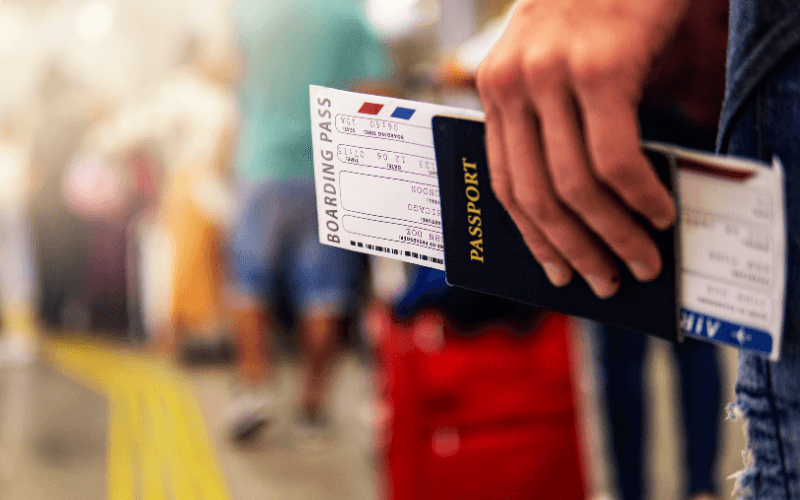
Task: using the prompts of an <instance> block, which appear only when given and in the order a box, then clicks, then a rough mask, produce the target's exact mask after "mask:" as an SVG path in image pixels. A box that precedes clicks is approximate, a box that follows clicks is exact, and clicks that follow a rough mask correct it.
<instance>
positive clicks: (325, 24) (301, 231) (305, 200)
mask: <svg viewBox="0 0 800 500" xmlns="http://www.w3.org/2000/svg"><path fill="white" fill-rule="evenodd" d="M234 16H235V24H236V27H237V28H238V31H239V41H240V43H241V51H242V57H243V59H244V65H245V70H244V77H243V81H242V84H241V89H240V93H239V106H240V113H241V131H240V136H239V148H238V154H237V157H236V167H237V173H238V175H239V180H240V187H241V190H240V199H239V208H238V210H237V216H236V219H235V228H234V231H233V236H232V259H233V263H232V268H233V277H234V279H235V282H236V290H235V293H234V298H233V300H232V303H233V308H234V316H235V326H236V333H237V337H238V349H239V352H240V355H239V378H240V382H241V391H240V393H239V394H238V395H237V396H236V397H235V398H234V400H233V401H232V403H231V406H230V408H229V410H230V424H231V431H232V435H233V437H234V438H235V439H245V438H247V437H249V436H252V435H253V434H254V433H255V432H256V431H257V430H258V429H260V428H261V427H262V426H263V425H264V424H265V423H267V421H268V418H269V411H270V408H269V406H270V399H269V397H268V395H267V392H266V391H265V390H264V388H263V387H262V386H264V385H265V384H266V383H267V382H268V381H269V379H270V376H271V373H270V366H269V363H268V361H267V357H266V356H267V355H268V354H267V353H268V352H269V351H270V349H269V345H270V341H269V340H268V337H269V335H270V333H271V331H272V329H273V317H272V312H273V305H272V304H273V302H272V299H273V298H274V295H275V289H276V278H277V277H278V275H279V274H282V275H283V276H284V277H285V280H286V282H287V283H288V284H289V288H290V290H289V295H290V300H291V302H292V303H293V304H292V306H293V308H294V310H295V311H296V313H297V314H298V317H299V319H300V321H299V330H300V335H301V343H300V344H301V351H302V353H303V355H304V356H305V360H304V370H303V377H304V379H303V395H302V399H301V403H300V418H299V420H300V423H305V424H309V426H310V427H311V428H314V427H316V426H318V424H320V423H322V422H323V421H324V419H323V418H322V404H323V392H324V385H325V379H326V375H327V373H328V368H329V365H330V362H331V360H332V357H333V355H334V352H335V348H336V340H337V336H338V335H339V333H340V331H341V329H342V326H343V319H344V317H345V314H346V312H347V310H348V308H349V307H350V305H351V302H352V301H353V298H354V294H355V290H356V287H357V278H358V276H357V275H356V274H357V269H358V266H357V263H358V258H359V257H358V256H357V255H356V254H354V253H351V252H346V251H343V250H340V249H335V248H332V247H328V246H323V245H321V244H320V243H319V241H318V235H317V220H316V204H315V195H314V179H313V166H312V160H311V158H312V151H311V122H310V115H309V102H308V99H309V98H308V95H309V89H308V87H309V85H311V84H315V85H324V86H328V87H335V88H343V89H347V88H350V89H353V88H354V87H355V86H356V85H357V84H358V83H359V81H362V80H364V79H370V78H375V77H381V76H383V75H384V74H385V73H386V70H387V67H388V62H387V60H386V59H385V57H384V53H383V50H382V47H381V45H380V44H379V42H378V41H377V40H376V39H375V38H374V36H373V35H372V34H371V33H370V31H369V28H368V27H367V25H366V22H365V20H364V19H363V13H362V12H360V11H359V4H358V3H357V2H355V1H353V0H328V1H326V2H316V1H314V0H262V1H258V2H244V1H242V2H239V3H238V4H237V5H236V6H235V7H234Z"/></svg>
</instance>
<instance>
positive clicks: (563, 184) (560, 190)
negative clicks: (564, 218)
mask: <svg viewBox="0 0 800 500" xmlns="http://www.w3.org/2000/svg"><path fill="white" fill-rule="evenodd" d="M553 189H554V190H555V192H556V196H558V199H559V200H561V201H562V202H563V203H564V204H565V205H567V206H568V207H570V208H572V209H578V210H580V209H581V208H583V207H586V206H587V205H588V203H589V200H590V199H591V198H592V196H593V195H594V194H595V193H596V189H595V186H594V184H593V183H592V181H591V180H589V179H587V178H586V177H585V176H582V175H570V176H563V177H562V178H559V179H556V180H555V182H554V183H553Z"/></svg>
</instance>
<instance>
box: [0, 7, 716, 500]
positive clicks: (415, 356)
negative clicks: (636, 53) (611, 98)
mask: <svg viewBox="0 0 800 500" xmlns="http://www.w3.org/2000/svg"><path fill="white" fill-rule="evenodd" d="M717 3H719V2H715V1H714V0H705V1H702V2H696V7H694V8H693V9H694V10H693V12H694V15H690V16H688V17H687V23H688V26H686V28H685V29H683V30H682V31H679V35H678V36H677V38H676V41H675V49H674V50H673V52H672V53H671V54H672V55H670V56H668V57H667V60H666V61H665V63H664V64H665V66H664V67H666V68H667V69H663V70H661V73H660V74H657V75H656V76H655V77H654V82H653V85H652V86H651V90H650V91H649V93H648V95H647V99H646V101H645V103H646V104H645V106H644V107H643V108H642V122H643V126H644V127H645V128H646V129H647V130H645V131H644V134H645V135H646V136H649V137H650V138H653V139H659V140H666V141H672V142H680V143H683V144H684V145H688V146H691V147H696V148H704V149H713V138H714V134H715V126H716V121H717V116H718V114H719V107H718V106H717V107H715V105H713V104H710V103H714V102H721V92H722V88H723V87H722V85H723V84H722V82H723V74H724V47H725V36H726V32H725V27H726V26H727V24H726V23H727V20H726V18H725V13H724V12H722V11H721V10H720V9H719V6H718V5H716V4H717ZM511 7H512V2H511V1H510V0H473V1H459V0H438V1H437V0H364V1H363V2H361V1H357V0H319V1H314V0H256V1H241V2H234V1H232V0H180V1H175V2H172V1H170V2H159V1H156V0H142V1H136V2H134V1H127V0H85V1H68V0H48V1H39V0H0V61H1V62H2V64H3V67H4V68H6V71H4V72H3V73H4V74H3V76H2V77H0V88H1V89H2V91H0V314H2V325H3V334H2V336H0V364H2V365H6V364H8V365H24V364H26V363H29V362H31V361H32V360H34V359H35V358H36V355H37V351H38V346H39V342H40V340H41V335H40V332H43V333H46V334H48V335H60V334H62V333H64V332H68V333H80V334H82V335H93V336H100V337H103V338H105V337H110V338H114V339H116V340H120V341H124V342H129V343H131V344H133V345H135V346H137V347H141V348H144V349H148V350H152V351H154V352H157V353H159V355H162V356H164V357H166V358H168V359H171V360H173V361H174V362H176V363H193V364H206V363H230V364H235V366H236V370H235V374H232V376H231V377H232V379H233V380H234V382H233V383H232V389H231V394H230V396H229V400H230V401H229V404H228V405H227V407H226V408H220V412H225V414H226V419H228V422H229V426H230V434H231V438H232V439H234V440H237V441H246V440H251V439H258V435H259V434H258V433H259V430H260V429H262V428H263V427H265V426H267V425H268V424H269V422H270V420H271V419H272V418H274V415H273V414H272V413H273V412H274V411H276V409H275V405H274V403H273V400H274V399H275V397H276V395H275V394H274V391H275V388H274V385H275V384H274V383H273V382H272V376H273V371H274V370H273V369H272V368H271V366H272V363H273V362H272V360H273V359H274V357H275V356H276V354H275V352H284V353H286V352H289V353H292V354H291V355H294V356H296V357H297V358H298V359H299V362H300V364H301V365H302V366H303V367H304V368H303V375H302V383H301V391H302V394H301V396H300V397H299V398H298V401H299V403H298V408H297V409H296V412H297V417H296V419H297V422H298V426H301V427H302V428H303V429H304V430H305V431H306V432H307V433H314V432H318V431H319V430H320V429H324V427H325V426H326V424H327V412H326V403H325V401H326V391H327V384H326V379H327V377H328V375H329V373H330V370H331V365H332V363H334V361H335V359H336V356H335V354H336V352H337V350H339V349H340V348H341V345H344V346H347V348H351V349H356V350H358V351H359V352H361V353H362V354H364V355H365V357H366V358H368V359H371V360H374V361H375V364H373V365H370V366H371V367H372V369H374V373H375V383H376V387H377V390H378V394H379V396H380V397H379V400H380V401H379V402H378V403H376V405H377V406H378V407H379V408H380V410H381V411H380V412H379V413H380V415H381V416H382V419H381V421H380V423H381V425H383V426H384V427H385V429H386V439H385V440H384V442H383V446H384V447H385V448H384V450H385V453H384V455H383V456H384V461H385V469H386V470H385V472H386V475H387V480H386V482H387V485H388V488H389V489H390V490H391V491H392V496H393V498H398V499H399V498H415V499H416V498H584V497H586V496H587V494H588V493H587V489H586V487H585V486H584V483H585V480H586V477H585V476H586V472H585V471H586V470H587V464H586V463H585V458H584V459H582V458H581V457H580V451H579V450H580V447H581V443H580V442H579V441H580V440H579V434H580V432H579V429H578V428H577V427H578V424H577V422H578V416H577V413H578V411H579V408H578V406H579V404H578V403H576V399H578V398H576V396H575V394H576V392H577V391H578V389H577V388H576V383H575V377H576V375H575V373H576V372H575V370H574V365H575V364H576V363H578V362H579V360H576V359H575V356H574V355H573V354H571V353H573V350H572V349H573V346H572V344H573V343H574V342H576V339H578V338H579V335H578V333H577V330H578V327H577V326H576V323H575V322H574V321H572V320H570V319H569V318H566V317H563V316H560V315H556V314H552V313H549V312H547V311H542V310H540V309H537V308H533V307H528V306H522V305H520V304H515V303H511V302H509V301H505V300H500V299H496V298H491V297H487V296H482V295H480V294H477V293H474V292H469V291H466V290H457V289H453V288H451V287H449V286H448V285H447V284H446V283H445V281H444V275H443V273H439V272H436V271H433V270H430V269H426V268H416V267H411V266H406V265H402V264H397V263H393V262H391V261H385V260H382V259H377V258H376V259H372V260H367V259H366V258H364V257H362V256H360V255H357V254H351V253H346V252H343V251H333V250H331V249H328V248H327V247H322V246H321V245H319V243H318V242H317V233H316V218H315V217H316V215H315V214H316V210H315V207H314V196H313V177H312V170H311V168H312V167H311V160H310V155H309V154H308V151H309V150H310V147H311V137H310V131H309V125H310V122H309V118H308V102H307V101H308V90H307V88H308V85H309V84H312V83H313V84H319V85H327V86H331V87H337V88H343V89H348V90H355V91H360V92H366V93H380V94H384V95H391V96H396V97H403V98H411V99H419V100H427V101H437V102H443V103H446V104H454V105H460V106H469V107H478V106H479V101H478V99H477V94H476V92H475V90H474V74H475V71H476V69H477V66H478V64H479V63H480V61H481V60H482V59H483V57H485V55H486V54H487V53H488V51H489V49H490V48H491V46H492V44H493V43H494V41H495V40H496V39H497V38H498V37H499V36H500V34H501V33H502V31H503V29H504V27H505V22H506V21H507V19H508V13H509V10H510V8H511ZM725 12H726V11H725ZM692 23H693V24H692ZM697 31H703V32H704V33H706V34H707V33H708V31H714V32H715V33H717V34H718V35H719V36H717V37H716V39H717V40H718V41H719V43H720V44H721V45H720V46H719V47H716V49H719V50H716V52H715V50H711V49H710V50H708V51H705V52H704V54H703V57H704V58H705V59H703V60H701V61H698V60H694V59H692V58H691V57H689V56H690V55H691V54H690V53H691V50H686V48H687V47H691V46H692V43H693V42H692V38H691V37H692V36H693V33H695V32H697ZM720 51H721V52H720ZM714 56H715V57H714ZM670 65H672V66H670ZM676 68H677V69H676ZM678 73H680V78H676V76H675V75H676V74H678ZM676 81H677V82H678V83H676ZM307 122H308V123H307ZM331 270H332V271H331ZM89 332H91V333H89ZM593 342H594V343H595V344H596V346H595V347H597V349H598V350H599V352H601V353H602V355H601V356H600V357H599V360H600V367H601V369H602V370H605V371H604V372H603V373H605V374H606V375H605V377H604V380H605V381H606V384H605V386H607V388H608V390H609V399H608V407H609V412H610V415H611V417H610V425H611V434H612V437H613V439H612V441H613V443H612V448H613V451H614V453H615V454H616V456H617V458H618V463H617V469H618V471H619V473H618V481H617V482H618V484H619V487H618V488H617V490H618V491H619V495H618V497H619V498H620V499H623V498H624V499H628V500H629V499H635V498H641V497H643V495H644V493H643V490H644V486H643V481H644V479H643V478H644V473H643V470H642V467H643V465H642V463H643V459H642V454H643V451H642V450H643V438H642V432H643V431H642V426H643V424H642V419H643V418H644V417H643V416H642V413H643V410H642V408H643V405H644V403H643V401H642V398H643V396H642V394H641V393H642V368H641V366H642V359H643V357H644V354H643V350H644V343H645V339H644V338H643V337H641V336H639V335H638V334H633V333H630V332H608V333H606V334H605V335H598V337H597V340H595V341H593ZM684 351H688V352H684ZM676 355H677V356H679V358H680V359H681V365H680V366H681V370H682V372H681V373H682V375H683V377H684V378H683V380H684V381H685V383H686V385H687V386H688V385H691V389H692V390H691V391H688V390H687V392H686V395H685V397H684V398H683V399H682V400H681V401H682V402H681V404H682V405H683V408H684V413H685V414H686V417H685V421H686V423H685V428H686V433H685V434H686V435H687V436H690V437H691V439H690V440H689V442H690V443H691V446H687V448H686V449H687V453H688V459H687V464H689V467H690V469H691V470H690V471H689V473H688V474H687V476H688V477H690V479H691V480H690V481H687V493H686V498H689V497H692V498H696V499H701V498H707V499H710V498H715V497H713V495H715V494H717V493H718V492H719V486H720V485H717V484H715V483H714V479H713V465H714V453H715V451H716V450H717V448H718V443H717V440H716V435H717V433H718V430H717V428H716V426H715V425H710V424H709V423H713V422H716V421H717V420H718V415H717V412H718V411H719V405H720V401H719V399H720V396H719V379H718V374H717V372H718V369H717V368H716V363H717V361H716V360H715V353H714V351H713V349H711V348H710V347H708V348H706V347H703V348H693V347H692V346H691V345H689V347H688V348H684V349H681V351H680V352H678V353H677V354H676ZM684 359H687V361H685V362H684V361H683V360H684ZM626 367H627V368H628V369H627V370H625V368H626ZM692 367H694V368H692ZM692 369H695V370H700V371H702V375H693V374H692V373H694V372H692V371H691V370H692ZM698 373H699V372H698ZM693 377H697V379H700V378H702V380H703V381H705V385H704V387H698V386H697V385H692V384H688V382H687V381H688V380H690V379H692V378H693ZM677 413H679V412H676V414H677ZM430 443H433V444H432V445H431V444H430ZM534 493H535V494H534ZM531 495H532V496H531Z"/></svg>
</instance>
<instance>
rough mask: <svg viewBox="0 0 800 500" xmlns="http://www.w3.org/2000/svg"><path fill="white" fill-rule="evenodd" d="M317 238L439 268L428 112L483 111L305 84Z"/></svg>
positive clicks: (438, 208)
mask: <svg viewBox="0 0 800 500" xmlns="http://www.w3.org/2000/svg"><path fill="white" fill-rule="evenodd" d="M310 93H311V124H312V128H313V131H312V134H313V144H314V177H315V183H316V186H317V216H318V220H319V237H320V241H321V242H322V243H325V244H328V245H334V246H338V247H341V248H346V249H350V250H356V251H359V252H364V253H368V254H372V255H381V256H387V257H392V258H394V259H399V260H403V261H406V262H410V263H413V264H420V265H424V266H428V267H433V268H436V269H441V270H444V251H443V249H444V243H443V237H442V214H441V202H440V200H439V181H438V178H437V175H436V155H435V154H434V149H433V131H432V129H431V119H432V118H433V116H434V115H437V114H458V115H460V116H472V117H477V118H480V117H482V113H480V112H476V111H470V110H464V109H459V108H451V107H447V106H440V105H436V104H428V103H422V102H413V101H406V100H402V99H393V98H387V97H378V96H371V95H363V94H356V93H353V92H345V91H341V90H334V89H329V88H325V87H317V86H312V87H311V89H310Z"/></svg>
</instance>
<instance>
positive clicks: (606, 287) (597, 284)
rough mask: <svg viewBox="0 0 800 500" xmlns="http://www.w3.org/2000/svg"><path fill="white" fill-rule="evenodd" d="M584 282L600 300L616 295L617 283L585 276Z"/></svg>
mask: <svg viewBox="0 0 800 500" xmlns="http://www.w3.org/2000/svg"><path fill="white" fill-rule="evenodd" d="M586 282H587V283H588V284H589V286H590V287H591V288H592V291H593V292H594V294H595V295H597V296H598V297H600V298H601V299H607V298H609V297H611V296H612V295H614V294H615V293H617V290H618V289H619V282H617V281H612V280H607V279H605V278H600V277H597V276H587V277H586Z"/></svg>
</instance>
